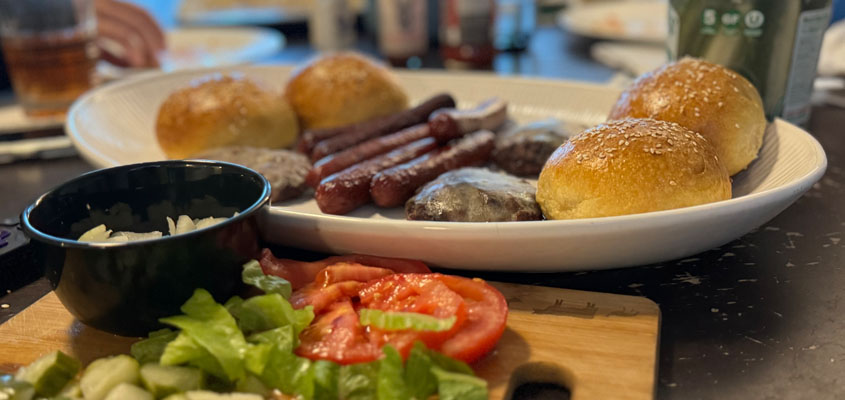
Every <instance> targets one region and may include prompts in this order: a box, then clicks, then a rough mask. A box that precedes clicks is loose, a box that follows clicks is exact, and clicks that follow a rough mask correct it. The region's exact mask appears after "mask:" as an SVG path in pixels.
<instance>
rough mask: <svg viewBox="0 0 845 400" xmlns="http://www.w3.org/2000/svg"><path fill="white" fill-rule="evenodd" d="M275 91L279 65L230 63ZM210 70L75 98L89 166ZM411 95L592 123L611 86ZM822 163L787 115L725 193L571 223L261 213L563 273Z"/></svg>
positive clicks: (320, 236) (730, 226)
mask: <svg viewBox="0 0 845 400" xmlns="http://www.w3.org/2000/svg"><path fill="white" fill-rule="evenodd" d="M233 70H236V71H239V72H241V73H243V74H245V75H246V76H247V77H251V78H254V79H256V80H260V81H262V82H265V83H267V84H268V85H269V86H270V87H273V88H275V89H278V90H281V88H282V87H283V86H284V84H285V82H286V81H287V79H288V77H289V76H290V73H291V71H292V70H293V68H292V67H288V66H250V67H241V68H235V69H230V70H228V71H233ZM211 72H213V71H212V70H202V71H182V72H176V73H170V74H163V73H158V74H150V75H146V76H143V77H138V78H135V79H130V80H126V81H122V82H116V83H113V84H111V85H108V86H106V87H103V88H100V89H97V90H95V91H93V92H90V93H89V94H87V95H85V96H84V97H83V98H82V99H80V100H79V101H78V102H77V103H76V104H75V105H74V106H73V107H72V108H71V111H70V113H69V117H68V122H67V126H66V129H67V131H68V135H70V137H71V139H72V140H73V142H74V144H75V146H76V147H77V149H78V150H79V152H80V154H81V155H82V156H83V157H84V158H85V159H87V160H88V161H89V162H91V163H92V164H93V165H95V166H98V167H108V166H113V165H121V164H128V163H136V162H142V161H153V160H161V159H163V158H164V154H163V153H162V151H161V149H160V148H159V146H158V143H157V141H156V137H155V133H154V124H155V119H156V115H157V112H158V107H159V105H160V104H161V102H162V101H163V100H164V99H165V98H166V97H167V96H168V95H169V94H170V92H171V91H172V90H173V89H174V88H178V87H182V86H186V85H187V84H188V83H189V82H190V81H192V80H193V79H196V78H198V77H201V76H205V75H207V74H209V73H211ZM396 75H397V78H398V81H399V83H400V84H401V85H402V86H403V87H404V88H405V89H406V91H407V92H408V93H410V94H411V97H412V101H414V102H416V101H419V100H421V99H423V98H426V97H428V96H430V95H432V94H434V93H438V92H443V91H446V92H450V93H452V95H453V96H455V98H456V99H457V100H458V103H459V106H460V107H467V106H469V105H472V104H475V103H477V102H479V101H481V100H484V99H487V98H490V97H494V96H498V97H501V98H503V99H505V100H507V101H508V102H509V104H510V106H509V112H510V115H511V117H512V118H513V119H515V120H517V121H520V122H527V121H532V120H538V119H544V118H549V117H552V118H558V119H560V120H563V121H572V122H576V123H582V124H587V125H593V124H597V123H600V122H602V121H604V120H605V119H606V116H607V113H608V111H609V110H610V108H611V106H612V105H613V103H614V102H615V101H616V99H617V97H618V96H619V90H618V89H615V88H611V87H607V86H598V85H590V84H583V83H574V82H566V81H550V80H540V79H524V78H503V77H497V76H494V75H492V74H486V73H455V72H451V73H443V72H426V71H423V72H407V71H397V72H396ZM826 165H827V159H826V157H825V153H824V151H823V150H822V148H821V146H820V145H819V143H818V142H817V141H816V140H815V139H814V138H813V137H812V136H811V135H810V134H809V133H807V132H806V131H804V130H802V129H800V128H798V127H796V126H794V125H791V124H789V123H787V122H784V121H780V120H778V121H776V123H773V124H771V125H770V126H769V129H768V131H767V133H766V137H765V140H764V144H763V148H762V149H761V151H760V155H759V158H758V159H757V160H756V161H755V162H754V163H752V164H751V166H750V167H749V169H747V170H746V171H744V172H742V173H740V174H738V175H736V176H734V177H733V195H734V198H732V199H730V200H727V201H721V202H717V203H711V204H705V205H700V206H696V207H688V208H682V209H677V210H667V211H660V212H653V213H646V214H637V215H627V216H619V217H609V218H595V219H582V220H569V221H531V222H505V223H455V222H424V221H406V220H405V219H404V212H403V210H402V209H400V208H396V209H380V208H377V207H374V206H366V207H362V208H360V209H358V210H356V211H355V212H353V213H351V214H349V215H346V216H336V215H327V214H323V213H321V212H320V211H319V209H318V208H317V206H316V203H315V202H314V201H313V200H312V199H310V198H305V199H299V200H294V201H290V202H286V203H281V204H276V205H275V206H273V207H270V208H269V209H268V210H266V213H265V215H264V216H263V218H262V219H261V221H262V234H263V237H264V239H265V240H267V241H269V242H272V243H278V244H283V245H286V246H291V247H297V248H304V249H309V250H317V251H323V252H329V253H340V254H343V253H364V254H375V255H381V256H391V257H405V258H414V259H421V260H423V261H426V262H428V263H431V264H432V265H437V266H441V267H450V268H464V269H477V270H510V271H568V270H585V269H603V268H614V267H625V266H633V265H643V264H649V263H654V262H660V261H665V260H672V259H678V258H682V257H685V256H689V255H692V254H696V253H699V252H701V251H704V250H707V249H711V248H713V247H716V246H719V245H721V244H724V243H726V242H729V241H731V240H733V239H735V238H737V237H739V236H741V235H743V234H745V233H747V232H749V231H751V230H752V229H754V228H756V227H758V226H760V225H761V224H763V223H765V222H767V221H768V220H770V219H771V218H773V217H774V216H775V215H777V214H779V213H780V212H781V211H783V210H784V209H785V208H786V207H788V206H789V205H790V204H792V202H794V201H795V200H796V199H797V198H798V197H799V196H801V194H802V193H804V192H805V191H806V190H808V189H809V188H810V187H811V186H812V185H813V183H815V182H816V181H817V180H818V179H819V178H820V177H821V175H822V174H823V173H824V170H825V168H826Z"/></svg>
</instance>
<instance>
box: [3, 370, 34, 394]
mask: <svg viewBox="0 0 845 400" xmlns="http://www.w3.org/2000/svg"><path fill="white" fill-rule="evenodd" d="M33 397H35V388H34V387H33V386H32V384H31V383H29V382H24V381H17V380H15V379H13V377H12V376H11V375H3V376H0V400H32V398H33Z"/></svg>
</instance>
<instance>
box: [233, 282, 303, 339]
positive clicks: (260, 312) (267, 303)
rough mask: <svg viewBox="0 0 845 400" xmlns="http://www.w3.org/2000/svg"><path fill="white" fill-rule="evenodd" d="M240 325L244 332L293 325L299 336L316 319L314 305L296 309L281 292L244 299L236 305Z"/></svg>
mask: <svg viewBox="0 0 845 400" xmlns="http://www.w3.org/2000/svg"><path fill="white" fill-rule="evenodd" d="M236 313H237V317H238V318H239V319H238V326H239V327H240V328H241V330H243V331H244V332H260V331H265V330H268V329H274V328H278V327H282V326H288V325H290V326H293V329H294V332H295V333H296V335H295V337H298V336H299V332H302V330H303V329H305V328H306V327H307V326H308V325H309V324H310V323H311V320H313V319H314V311H313V307H311V306H308V307H305V308H303V309H300V310H296V309H294V308H293V306H292V305H291V304H290V303H289V302H288V301H287V300H285V299H284V298H283V297H282V296H281V295H280V294H278V293H273V294H265V295H261V296H255V297H253V298H250V299H247V300H244V301H243V303H241V304H240V305H239V306H237V307H236Z"/></svg>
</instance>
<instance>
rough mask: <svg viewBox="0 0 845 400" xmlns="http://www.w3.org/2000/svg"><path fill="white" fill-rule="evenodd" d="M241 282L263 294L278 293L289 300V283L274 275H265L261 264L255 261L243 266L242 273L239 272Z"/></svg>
mask: <svg viewBox="0 0 845 400" xmlns="http://www.w3.org/2000/svg"><path fill="white" fill-rule="evenodd" d="M241 280H243V282H244V283H246V284H247V285H252V286H255V287H257V288H259V289H261V290H262V291H264V293H267V294H270V293H278V294H279V295H281V296H282V297H284V298H286V299H288V298H290V294H291V285H290V282H288V281H287V280H285V279H283V278H280V277H278V276H275V275H265V274H264V270H262V269H261V264H259V263H258V261H256V260H251V261H250V262H248V263H246V264H244V266H243V271H241Z"/></svg>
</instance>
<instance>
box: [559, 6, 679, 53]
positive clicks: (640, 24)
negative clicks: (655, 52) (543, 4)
mask: <svg viewBox="0 0 845 400" xmlns="http://www.w3.org/2000/svg"><path fill="white" fill-rule="evenodd" d="M668 16H669V9H668V5H667V2H666V1H665V0H644V1H630V0H625V1H604V2H593V3H584V4H578V5H574V6H572V7H569V8H567V9H565V10H563V11H561V12H560V13H559V14H558V16H557V22H558V25H560V26H561V27H562V28H564V29H566V30H568V31H569V32H572V33H574V34H576V35H579V36H585V37H589V38H595V39H609V40H626V41H636V42H648V43H659V44H665V43H666V38H667V36H668V30H669V23H668V18H669V17H668Z"/></svg>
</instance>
